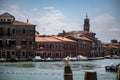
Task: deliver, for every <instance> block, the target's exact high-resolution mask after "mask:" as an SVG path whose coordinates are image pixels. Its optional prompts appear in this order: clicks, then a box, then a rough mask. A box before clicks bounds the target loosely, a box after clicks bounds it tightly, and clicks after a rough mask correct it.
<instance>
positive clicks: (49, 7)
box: [43, 6, 56, 10]
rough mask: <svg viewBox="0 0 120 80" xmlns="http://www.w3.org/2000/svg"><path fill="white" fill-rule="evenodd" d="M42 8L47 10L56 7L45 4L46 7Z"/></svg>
mask: <svg viewBox="0 0 120 80" xmlns="http://www.w3.org/2000/svg"><path fill="white" fill-rule="evenodd" d="M43 9H48V10H50V9H56V8H55V7H53V6H47V7H44V8H43Z"/></svg>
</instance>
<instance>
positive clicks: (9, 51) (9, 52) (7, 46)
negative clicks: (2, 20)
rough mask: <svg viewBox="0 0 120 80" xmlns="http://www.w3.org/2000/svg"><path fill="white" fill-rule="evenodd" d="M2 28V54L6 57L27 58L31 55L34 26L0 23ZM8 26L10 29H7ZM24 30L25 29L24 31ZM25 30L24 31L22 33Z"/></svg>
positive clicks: (33, 41) (0, 38)
mask: <svg viewBox="0 0 120 80" xmlns="http://www.w3.org/2000/svg"><path fill="white" fill-rule="evenodd" d="M0 28H1V29H3V35H1V37H0V40H1V41H2V47H1V48H0V50H1V51H2V56H1V57H4V58H7V59H11V58H19V59H23V58H25V59H26V58H28V57H32V55H33V53H34V51H33V47H34V43H35V40H34V37H35V35H34V32H35V31H34V30H35V29H34V28H35V27H34V26H31V27H26V26H14V25H11V24H6V25H0ZM8 28H9V29H10V30H9V31H10V32H9V31H8ZM24 30H25V31H24ZM23 32H25V33H23Z"/></svg>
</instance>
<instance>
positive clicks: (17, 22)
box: [13, 20, 36, 26]
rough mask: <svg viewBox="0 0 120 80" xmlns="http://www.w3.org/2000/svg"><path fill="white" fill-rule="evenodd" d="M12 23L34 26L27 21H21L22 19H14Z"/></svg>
mask: <svg viewBox="0 0 120 80" xmlns="http://www.w3.org/2000/svg"><path fill="white" fill-rule="evenodd" d="M13 25H20V26H36V25H34V24H30V23H27V22H22V21H18V20H14V21H13Z"/></svg>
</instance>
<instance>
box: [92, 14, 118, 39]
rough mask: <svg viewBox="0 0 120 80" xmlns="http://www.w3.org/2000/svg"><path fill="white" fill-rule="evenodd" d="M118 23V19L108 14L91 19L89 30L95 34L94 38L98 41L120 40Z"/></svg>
mask: <svg viewBox="0 0 120 80" xmlns="http://www.w3.org/2000/svg"><path fill="white" fill-rule="evenodd" d="M119 22H120V20H119V19H117V18H116V17H114V16H112V15H110V14H108V13H105V14H101V15H98V16H96V17H94V18H92V19H91V30H92V31H93V32H95V33H96V34H97V35H96V36H97V37H98V38H99V39H100V40H105V41H109V40H111V39H119V40H120V38H118V36H119V34H120V28H119V25H120V23H119ZM118 33H119V34H118Z"/></svg>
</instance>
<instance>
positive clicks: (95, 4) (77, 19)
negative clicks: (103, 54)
mask: <svg viewBox="0 0 120 80" xmlns="http://www.w3.org/2000/svg"><path fill="white" fill-rule="evenodd" d="M119 3H120V0H0V14H3V13H4V12H8V13H10V14H12V15H13V16H15V19H16V20H19V21H23V22H27V19H28V20H29V23H32V24H35V25H37V26H36V31H38V32H39V33H40V34H41V35H43V34H46V35H57V34H58V33H60V32H62V31H63V30H65V31H66V32H67V31H78V30H83V24H84V19H85V18H86V13H87V15H88V18H89V19H90V31H91V32H94V33H96V37H97V38H98V39H99V40H101V41H102V42H110V40H111V39H116V40H118V41H120V6H119Z"/></svg>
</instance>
